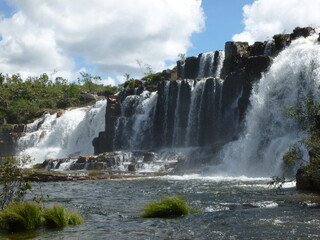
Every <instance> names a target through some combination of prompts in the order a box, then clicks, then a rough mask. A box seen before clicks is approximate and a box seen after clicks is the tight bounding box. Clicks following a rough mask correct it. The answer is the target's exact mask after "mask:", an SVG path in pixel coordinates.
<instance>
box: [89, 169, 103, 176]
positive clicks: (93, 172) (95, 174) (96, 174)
mask: <svg viewBox="0 0 320 240" xmlns="http://www.w3.org/2000/svg"><path fill="white" fill-rule="evenodd" d="M100 175H101V171H99V170H90V171H88V176H89V177H98V176H100Z"/></svg>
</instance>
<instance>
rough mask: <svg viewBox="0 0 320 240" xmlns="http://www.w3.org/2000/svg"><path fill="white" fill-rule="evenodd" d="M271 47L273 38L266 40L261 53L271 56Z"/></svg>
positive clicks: (272, 46)
mask: <svg viewBox="0 0 320 240" xmlns="http://www.w3.org/2000/svg"><path fill="white" fill-rule="evenodd" d="M273 48H274V41H273V40H269V41H267V43H266V46H265V47H264V51H263V55H264V56H272V50H273Z"/></svg>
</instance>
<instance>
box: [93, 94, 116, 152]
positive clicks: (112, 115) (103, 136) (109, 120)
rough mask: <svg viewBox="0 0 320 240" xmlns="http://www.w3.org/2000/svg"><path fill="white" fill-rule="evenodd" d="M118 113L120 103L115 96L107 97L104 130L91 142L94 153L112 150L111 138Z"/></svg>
mask: <svg viewBox="0 0 320 240" xmlns="http://www.w3.org/2000/svg"><path fill="white" fill-rule="evenodd" d="M119 115H120V105H119V101H118V97H117V96H111V97H107V110H106V117H105V131H104V132H100V133H99V136H98V137H97V138H95V139H94V140H93V142H92V144H93V146H94V154H100V153H102V152H112V151H113V139H114V134H115V124H116V120H117V117H118V116H119Z"/></svg>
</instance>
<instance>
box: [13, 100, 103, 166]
mask: <svg viewBox="0 0 320 240" xmlns="http://www.w3.org/2000/svg"><path fill="white" fill-rule="evenodd" d="M105 111H106V100H102V101H98V102H97V103H96V104H95V105H93V106H90V107H83V108H76V109H72V110H66V111H65V112H64V113H63V115H62V116H61V117H58V116H57V114H56V113H55V114H52V115H50V114H46V115H45V116H44V117H43V119H39V120H37V121H35V122H34V123H31V124H29V125H28V126H27V132H26V135H25V136H24V137H22V138H20V139H19V142H18V150H19V155H20V156H30V157H31V158H32V159H34V161H33V162H32V163H31V164H35V163H41V162H42V161H44V160H45V159H53V158H64V157H68V156H70V155H89V154H93V152H94V149H93V146H92V140H93V138H95V137H97V136H98V134H99V132H101V131H103V130H104V127H105Z"/></svg>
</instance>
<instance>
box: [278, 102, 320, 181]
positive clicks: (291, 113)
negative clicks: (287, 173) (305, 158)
mask: <svg viewBox="0 0 320 240" xmlns="http://www.w3.org/2000/svg"><path fill="white" fill-rule="evenodd" d="M319 112H320V103H314V102H313V100H312V99H306V100H305V101H304V103H303V105H302V106H301V107H289V108H288V114H287V116H288V117H289V118H296V119H299V120H300V126H301V128H302V129H303V130H306V131H307V132H308V133H309V136H308V137H307V138H305V139H303V140H302V141H301V144H303V145H304V146H305V147H306V148H307V149H308V150H309V157H310V161H309V163H308V164H303V165H302V166H301V174H302V176H303V177H307V178H311V179H313V180H317V181H319V180H320V114H319ZM283 159H284V161H285V162H286V163H287V164H288V165H289V166H293V165H294V163H295V162H297V161H300V162H301V160H302V154H301V153H300V152H299V151H298V150H297V148H296V146H292V147H291V148H290V149H289V151H288V152H287V153H286V154H285V155H284V157H283Z"/></svg>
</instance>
